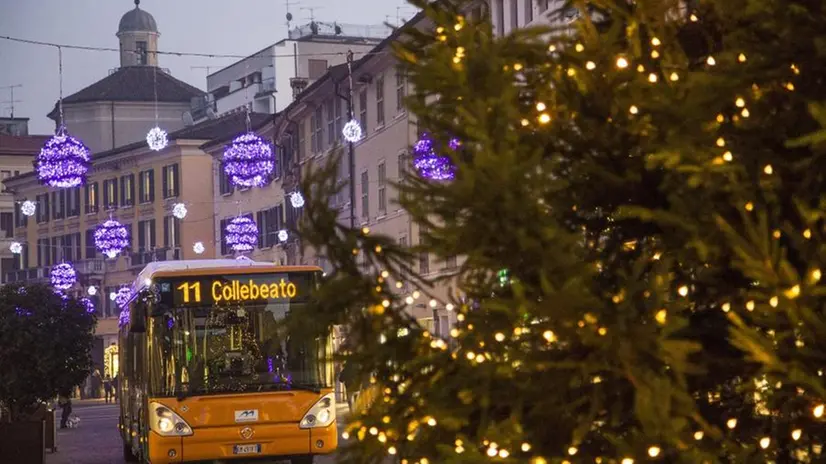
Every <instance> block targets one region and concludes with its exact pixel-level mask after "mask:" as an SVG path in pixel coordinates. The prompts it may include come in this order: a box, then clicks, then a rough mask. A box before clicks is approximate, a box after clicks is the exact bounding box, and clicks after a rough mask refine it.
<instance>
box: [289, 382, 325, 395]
mask: <svg viewBox="0 0 826 464" xmlns="http://www.w3.org/2000/svg"><path fill="white" fill-rule="evenodd" d="M287 385H288V387H289V388H291V389H293V390H307V391H311V392H313V393H321V387H319V386H318V385H315V384H312V383H295V382H290V383H288V384H287Z"/></svg>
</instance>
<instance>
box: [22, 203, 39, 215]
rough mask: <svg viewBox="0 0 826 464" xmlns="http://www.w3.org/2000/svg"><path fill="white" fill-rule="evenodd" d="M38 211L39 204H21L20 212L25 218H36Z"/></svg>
mask: <svg viewBox="0 0 826 464" xmlns="http://www.w3.org/2000/svg"><path fill="white" fill-rule="evenodd" d="M35 211H37V203H35V202H33V201H31V200H26V201H24V202H23V203H21V204H20V212H21V213H23V216H34V212H35Z"/></svg>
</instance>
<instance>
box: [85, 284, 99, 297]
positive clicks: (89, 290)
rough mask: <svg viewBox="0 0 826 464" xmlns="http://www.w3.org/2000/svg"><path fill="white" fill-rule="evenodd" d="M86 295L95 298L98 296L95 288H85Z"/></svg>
mask: <svg viewBox="0 0 826 464" xmlns="http://www.w3.org/2000/svg"><path fill="white" fill-rule="evenodd" d="M86 293H87V294H88V295H89V296H95V295H97V294H98V289H97V287H95V286H92V287H89V288H87V289H86Z"/></svg>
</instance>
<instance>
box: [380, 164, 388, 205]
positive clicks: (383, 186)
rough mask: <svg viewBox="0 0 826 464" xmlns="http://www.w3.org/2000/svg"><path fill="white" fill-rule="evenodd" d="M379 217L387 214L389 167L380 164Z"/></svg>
mask: <svg viewBox="0 0 826 464" xmlns="http://www.w3.org/2000/svg"><path fill="white" fill-rule="evenodd" d="M378 171H379V173H378V174H379V175H378V178H379V216H383V215H385V214H387V166H386V165H385V164H384V161H382V162H381V163H379V169H378Z"/></svg>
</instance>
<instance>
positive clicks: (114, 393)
mask: <svg viewBox="0 0 826 464" xmlns="http://www.w3.org/2000/svg"><path fill="white" fill-rule="evenodd" d="M119 383H120V380H119V379H118V375H117V374H115V376H114V377H112V397H113V398H114V400H115V402H117V401H118V393H119V391H118V384H119Z"/></svg>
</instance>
